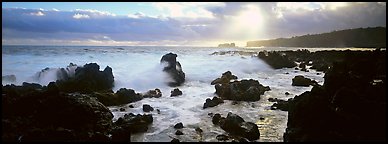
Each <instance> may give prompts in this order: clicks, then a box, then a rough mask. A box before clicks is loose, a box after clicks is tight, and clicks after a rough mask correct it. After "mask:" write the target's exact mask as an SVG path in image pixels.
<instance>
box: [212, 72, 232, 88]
mask: <svg viewBox="0 0 388 144" xmlns="http://www.w3.org/2000/svg"><path fill="white" fill-rule="evenodd" d="M233 79H237V76H235V75H233V74H232V72H230V71H226V72H225V73H223V74H222V76H221V78H216V79H215V80H213V81H212V82H211V85H215V84H224V83H229V82H230V80H233Z"/></svg>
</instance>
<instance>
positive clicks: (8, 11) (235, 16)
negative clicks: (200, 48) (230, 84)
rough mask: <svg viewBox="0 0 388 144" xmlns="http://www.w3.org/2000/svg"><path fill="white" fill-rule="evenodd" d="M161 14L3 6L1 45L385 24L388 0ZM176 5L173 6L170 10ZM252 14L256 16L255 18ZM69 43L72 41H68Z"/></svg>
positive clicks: (201, 37)
mask: <svg viewBox="0 0 388 144" xmlns="http://www.w3.org/2000/svg"><path fill="white" fill-rule="evenodd" d="M152 5H153V6H154V7H155V9H158V10H159V11H160V13H166V14H167V15H160V16H149V15H147V13H146V12H141V11H139V12H136V13H134V14H128V15H116V14H114V13H110V12H107V11H99V10H93V9H86V10H84V9H75V10H72V11H63V10H58V9H55V8H53V9H47V10H44V9H25V8H2V30H3V32H2V37H3V44H17V43H34V42H37V43H39V42H38V41H41V42H40V43H41V44H42V43H43V42H46V43H58V44H60V43H61V44H62V43H63V44H82V43H84V44H98V45H101V44H113V45H121V44H122V45H130V44H133V45H137V44H138V45H153V44H165V45H179V44H181V45H201V44H212V45H213V44H214V45H216V44H217V43H218V42H236V41H239V42H241V44H238V45H239V46H244V45H245V42H246V41H249V40H258V39H270V38H278V37H291V36H294V35H303V34H313V33H322V32H330V31H333V30H340V29H349V28H357V27H375V26H385V25H386V4H385V3H369V2H364V3H322V2H319V3H272V2H265V3H229V2H228V3H152ZM172 8H174V9H172ZM251 17H252V18H251ZM66 42H68V43H66Z"/></svg>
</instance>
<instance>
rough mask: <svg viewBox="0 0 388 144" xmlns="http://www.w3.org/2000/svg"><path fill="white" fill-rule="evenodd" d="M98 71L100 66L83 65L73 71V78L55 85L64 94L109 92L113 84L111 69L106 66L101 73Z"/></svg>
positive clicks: (62, 80)
mask: <svg viewBox="0 0 388 144" xmlns="http://www.w3.org/2000/svg"><path fill="white" fill-rule="evenodd" d="M99 69H100V66H99V65H98V64H96V63H89V64H85V65H84V66H83V67H77V68H76V69H75V73H74V76H70V77H67V78H63V79H59V80H57V82H56V83H57V85H58V87H59V89H60V90H61V91H64V92H82V93H92V92H98V91H110V90H111V89H112V88H113V82H114V77H113V73H112V68H110V67H109V66H107V67H106V68H105V69H104V70H103V71H100V70H99ZM63 76H65V74H63ZM66 76H67V75H66Z"/></svg>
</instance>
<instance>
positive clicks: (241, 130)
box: [212, 112, 260, 140]
mask: <svg viewBox="0 0 388 144" xmlns="http://www.w3.org/2000/svg"><path fill="white" fill-rule="evenodd" d="M212 122H213V124H217V125H220V126H221V128H222V129H223V130H225V131H226V132H228V133H230V134H233V135H237V136H241V137H244V138H247V139H249V140H257V139H259V138H260V131H259V127H258V126H257V125H256V124H254V123H252V122H245V121H244V119H243V118H241V117H240V116H238V115H236V114H233V113H231V112H229V113H228V116H227V117H226V118H223V117H221V116H220V115H219V114H215V115H214V116H213V119H212Z"/></svg>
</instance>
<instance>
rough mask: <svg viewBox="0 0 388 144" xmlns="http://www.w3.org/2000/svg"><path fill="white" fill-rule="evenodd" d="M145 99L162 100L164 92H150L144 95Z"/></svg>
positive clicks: (156, 90)
mask: <svg viewBox="0 0 388 144" xmlns="http://www.w3.org/2000/svg"><path fill="white" fill-rule="evenodd" d="M142 96H143V98H160V97H162V92H161V91H160V89H157V88H156V89H155V90H149V91H147V92H146V93H144V94H142Z"/></svg>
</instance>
